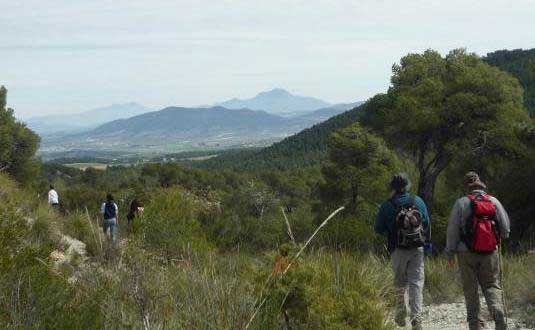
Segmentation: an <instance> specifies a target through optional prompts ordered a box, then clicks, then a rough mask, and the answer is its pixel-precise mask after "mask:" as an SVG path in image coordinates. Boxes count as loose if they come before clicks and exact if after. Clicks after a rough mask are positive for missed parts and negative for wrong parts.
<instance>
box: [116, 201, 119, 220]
mask: <svg viewBox="0 0 535 330" xmlns="http://www.w3.org/2000/svg"><path fill="white" fill-rule="evenodd" d="M115 222H116V223H117V225H119V207H118V206H117V204H115Z"/></svg>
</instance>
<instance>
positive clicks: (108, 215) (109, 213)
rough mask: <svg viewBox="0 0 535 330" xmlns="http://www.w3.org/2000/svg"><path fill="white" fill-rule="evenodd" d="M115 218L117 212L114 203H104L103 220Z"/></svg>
mask: <svg viewBox="0 0 535 330" xmlns="http://www.w3.org/2000/svg"><path fill="white" fill-rule="evenodd" d="M116 217H117V210H116V209H115V203H114V202H106V205H105V206H104V220H108V219H113V218H116Z"/></svg>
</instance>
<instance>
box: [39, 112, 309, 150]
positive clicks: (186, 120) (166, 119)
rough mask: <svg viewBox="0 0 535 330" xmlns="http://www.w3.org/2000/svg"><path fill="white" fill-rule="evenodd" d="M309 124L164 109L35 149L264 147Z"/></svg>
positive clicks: (249, 114) (268, 117) (259, 114)
mask: <svg viewBox="0 0 535 330" xmlns="http://www.w3.org/2000/svg"><path fill="white" fill-rule="evenodd" d="M310 125H312V123H311V121H310V120H304V119H291V118H283V117H280V116H276V115H272V114H268V113H267V112H264V111H253V110H249V109H241V110H229V109H225V108H223V107H213V108H179V107H168V108H165V109H163V110H160V111H155V112H149V113H146V114H142V115H139V116H135V117H132V118H128V119H121V120H115V121H112V122H109V123H106V124H104V125H101V126H99V127H97V128H95V129H93V130H91V131H89V132H86V133H81V134H73V135H69V136H63V137H60V138H58V139H45V141H44V144H43V147H42V149H41V151H43V152H51V151H61V150H60V149H61V148H63V149H64V150H72V149H80V150H82V149H83V150H100V151H103V150H123V151H127V150H144V149H151V150H154V151H171V152H173V151H181V150H188V149H189V150H193V149H195V148H206V147H213V148H221V147H230V146H249V145H258V144H260V145H262V144H263V145H267V144H269V143H272V142H274V141H278V140H280V139H282V138H284V137H286V136H288V135H290V134H293V133H295V132H298V131H300V130H302V129H303V128H305V127H308V126H310Z"/></svg>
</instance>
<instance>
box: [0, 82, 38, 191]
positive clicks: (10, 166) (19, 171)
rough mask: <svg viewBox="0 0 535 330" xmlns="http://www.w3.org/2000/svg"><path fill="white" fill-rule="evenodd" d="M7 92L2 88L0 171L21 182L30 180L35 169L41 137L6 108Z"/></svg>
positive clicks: (0, 98) (0, 91)
mask: <svg viewBox="0 0 535 330" xmlns="http://www.w3.org/2000/svg"><path fill="white" fill-rule="evenodd" d="M6 96H7V90H6V88H5V87H4V86H1V87H0V171H5V172H8V173H10V174H11V175H12V176H13V177H15V178H16V179H17V180H19V181H26V180H28V179H29V175H30V171H31V170H33V169H34V168H35V166H34V165H35V163H34V162H33V161H32V158H33V156H34V155H35V152H36V151H37V148H38V146H39V136H38V135H37V134H35V133H34V132H33V131H32V130H30V129H29V128H27V127H26V125H24V124H23V123H20V122H18V121H17V120H16V119H15V117H14V115H13V109H9V108H7V107H6V104H7V102H6V101H7V100H6Z"/></svg>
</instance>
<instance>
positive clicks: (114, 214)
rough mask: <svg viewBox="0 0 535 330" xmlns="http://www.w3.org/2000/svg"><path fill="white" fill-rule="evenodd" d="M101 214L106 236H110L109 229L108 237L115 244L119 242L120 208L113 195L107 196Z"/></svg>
mask: <svg viewBox="0 0 535 330" xmlns="http://www.w3.org/2000/svg"><path fill="white" fill-rule="evenodd" d="M100 214H101V216H102V229H103V230H104V234H105V235H106V236H108V229H109V236H108V237H109V238H111V240H112V242H113V243H115V242H116V241H117V226H118V225H119V207H117V204H116V203H115V202H114V200H113V196H112V195H111V194H108V195H107V196H106V202H104V203H102V206H101V207H100Z"/></svg>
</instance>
